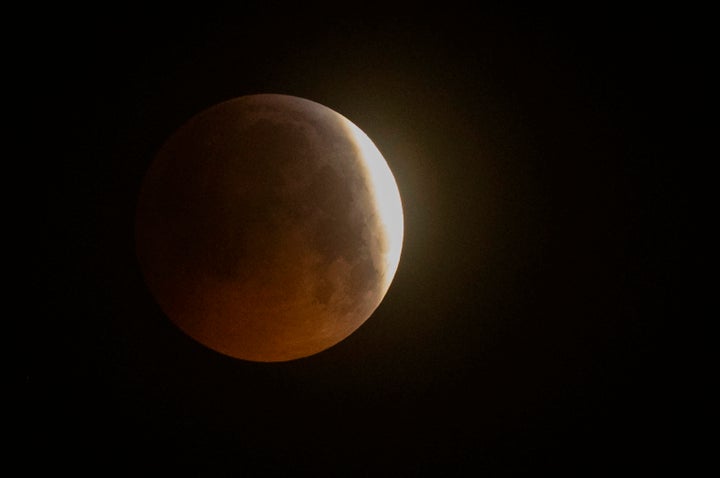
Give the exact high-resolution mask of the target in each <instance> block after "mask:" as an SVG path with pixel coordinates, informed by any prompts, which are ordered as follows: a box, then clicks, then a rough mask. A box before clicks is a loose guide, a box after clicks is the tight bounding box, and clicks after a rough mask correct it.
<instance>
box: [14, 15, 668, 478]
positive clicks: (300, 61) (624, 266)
mask: <svg viewBox="0 0 720 478" xmlns="http://www.w3.org/2000/svg"><path fill="white" fill-rule="evenodd" d="M268 3H269V2H268ZM299 3H300V4H302V3H303V2H299ZM417 5H419V4H416V5H415V6H414V7H413V9H412V10H411V9H402V8H390V7H387V6H383V7H381V8H378V9H376V10H374V11H367V10H366V7H365V6H363V5H358V6H357V8H349V7H348V8H346V7H342V8H341V9H339V10H336V11H333V10H328V9H316V10H312V11H310V10H304V7H300V6H296V7H293V8H292V9H290V10H289V9H287V8H286V7H281V6H279V5H269V6H265V7H257V6H246V7H238V8H236V9H234V10H232V11H230V10H220V9H218V10H212V9H210V8H206V9H205V10H202V11H196V10H195V9H188V10H186V11H180V12H175V13H173V14H169V13H167V12H162V13H159V12H153V13H150V12H143V11H141V10H136V11H135V10H133V11H125V12H112V13H106V14H102V15H101V14H100V13H98V14H97V16H96V17H95V18H94V19H93V20H92V22H90V23H84V22H82V21H80V20H79V19H78V21H77V22H76V23H77V25H76V26H75V27H68V28H67V30H65V31H64V32H63V33H62V34H61V35H60V37H59V38H58V44H57V45H55V46H54V47H53V51H54V52H57V54H54V55H53V56H52V58H48V62H47V69H48V72H49V73H52V75H53V78H55V80H53V81H56V82H57V83H56V85H59V86H60V88H61V91H60V92H59V93H60V94H59V95H58V96H59V97H61V98H62V100H63V101H66V102H67V104H66V108H65V109H64V110H63V111H68V112H69V115H68V117H66V118H65V119H64V120H63V121H62V124H61V128H62V130H63V131H65V130H67V134H66V135H65V136H66V138H67V139H68V141H69V143H68V146H67V148H66V149H65V150H64V154H63V157H62V161H59V162H58V163H57V164H55V165H54V167H53V168H52V169H51V171H52V174H51V175H52V179H53V181H52V185H51V186H50V188H49V190H48V194H49V199H50V200H49V202H48V207H49V227H50V230H49V234H50V236H49V237H52V238H53V240H52V241H51V246H50V258H49V266H50V267H49V269H50V271H49V296H50V300H49V301H48V305H49V311H48V314H47V316H48V318H49V321H48V322H49V324H48V326H47V327H45V328H44V329H43V331H42V333H41V334H39V336H38V332H37V331H29V334H28V337H30V341H31V344H32V347H33V349H34V350H42V352H41V353H38V354H33V355H32V358H31V360H30V365H29V369H28V373H27V381H26V390H27V393H28V401H27V403H28V404H29V405H30V407H31V409H32V410H33V413H32V416H33V420H32V421H31V426H30V427H29V429H30V435H29V436H30V440H31V441H30V442H29V445H30V446H31V447H33V449H41V450H48V452H47V453H45V452H43V454H42V457H44V458H45V459H46V460H48V461H51V462H52V463H54V464H55V466H57V467H58V469H67V470H74V471H75V472H76V473H77V474H80V475H83V474H85V473H87V474H88V475H92V476H106V473H108V472H109V471H111V472H117V473H118V474H119V475H120V476H146V475H151V474H152V475H155V476H202V477H205V476H208V477H211V476H274V475H279V476H306V475H307V476H452V475H463V476H471V475H475V474H477V475H480V474H481V473H486V474H489V475H491V476H494V475H497V474H514V473H521V472H531V473H537V472H540V471H550V470H554V471H560V472H563V471H564V472H572V473H577V475H578V476H586V475H588V474H592V473H591V472H595V471H598V472H614V471H617V470H628V469H629V470H634V471H637V472H643V471H649V470H656V469H661V468H665V467H669V466H671V465H672V464H673V463H674V462H675V457H674V448H673V446H672V445H671V443H672V441H673V440H674V432H673V430H674V427H675V426H676V425H677V422H678V418H677V417H676V416H675V415H674V414H673V413H669V412H668V410H670V409H671V402H672V401H673V397H672V395H673V393H672V392H670V391H669V390H671V389H672V387H671V386H669V385H668V384H671V383H672V381H671V379H670V378H669V377H672V376H673V375H674V373H675V372H676V370H675V369H674V367H675V365H674V362H673V360H672V359H670V358H669V357H668V355H667V354H666V353H665V352H664V351H663V350H662V349H661V347H659V343H660V338H661V337H662V336H663V335H664V332H665V328H666V324H667V322H668V317H669V315H670V310H672V306H673V304H672V301H673V294H672V293H671V290H670V277H669V275H670V272H669V271H670V270H671V269H672V268H673V267H675V265H676V263H677V262H678V255H677V254H674V253H672V252H670V251H672V250H673V247H674V246H675V244H674V242H673V241H675V240H676V239H675V238H676V235H674V234H673V232H672V230H673V227H674V225H675V220H676V218H677V217H678V215H679V208H680V205H679V204H678V203H677V198H676V197H675V196H674V195H673V194H671V182H670V180H669V178H670V174H669V173H670V166H669V163H668V162H667V161H665V160H664V159H663V158H664V155H663V145H662V142H661V141H658V138H661V137H662V135H663V133H662V131H663V130H662V128H661V123H662V120H661V118H662V117H663V113H664V112H665V111H666V110H667V109H668V108H670V107H671V106H672V105H671V104H669V103H670V102H671V101H672V100H669V99H667V98H665V99H664V101H662V102H659V101H658V97H660V96H661V95H663V92H665V91H667V88H668V86H669V85H670V83H671V82H672V75H671V70H672V68H670V67H669V66H668V65H669V62H671V61H672V59H673V58H674V57H676V56H677V55H678V52H677V51H675V50H674V48H676V46H675V45H676V44H675V42H674V40H673V36H672V35H673V34H672V31H673V30H672V29H671V28H668V22H670V21H671V20H670V17H671V15H669V14H665V13H659V12H640V11H630V10H628V9H627V8H625V9H612V8H611V7H605V10H602V9H600V10H594V9H590V8H582V9H575V10H569V11H568V10H564V11H562V13H560V12H559V11H545V10H539V9H538V10H523V11H515V12H511V13H508V12H504V13H498V12H490V11H485V10H482V9H478V10H477V11H472V10H467V9H450V8H449V7H443V8H442V9H438V10H437V11H422V12H420V11H418V10H417V9H418V6H417ZM58 47H59V48H58ZM252 93H284V94H291V95H296V96H301V97H304V98H308V99H311V100H314V101H317V102H319V103H322V104H324V105H326V106H329V107H330V108H332V109H334V110H336V111H338V112H340V113H341V114H343V115H345V116H346V117H348V118H349V119H350V120H352V121H353V122H354V123H356V124H357V125H358V126H359V127H360V128H362V129H363V130H364V131H365V132H366V133H367V134H368V135H369V136H370V137H371V138H372V139H373V140H374V141H375V143H376V144H377V146H378V147H379V148H380V150H381V151H382V152H383V154H384V156H385V158H386V159H387V160H388V163H389V164H390V166H391V168H392V170H393V171H394V173H395V177H396V180H397V182H398V186H399V188H400V193H401V196H402V198H403V203H404V209H405V211H404V212H405V243H404V249H403V253H402V257H401V261H400V267H399V270H398V272H397V275H396V276H395V280H394V282H393V284H392V286H391V288H390V291H389V293H388V295H387V296H386V299H385V301H384V302H383V303H382V304H381V306H380V307H379V308H378V310H377V311H376V313H375V314H374V315H373V316H372V317H371V318H370V319H369V320H368V321H367V322H366V323H365V325H363V326H362V327H361V328H360V329H359V330H358V331H357V332H356V333H355V334H353V335H352V336H351V337H349V338H348V339H346V340H345V341H343V342H341V343H340V344H338V345H337V346H335V347H333V348H331V349H329V350H327V351H325V352H323V353H321V354H318V355H315V356H312V357H309V358H306V359H302V360H298V361H293V362H287V363H279V364H258V363H249V362H242V361H237V360H234V359H231V358H228V357H224V356H222V355H219V354H217V353H214V352H212V351H210V350H208V349H205V348H203V347H201V346H199V345H198V344H196V343H195V342H193V341H192V340H191V339H189V338H187V337H185V336H183V335H182V334H181V333H180V332H179V331H178V330H176V329H175V328H174V327H173V326H172V325H171V324H170V323H169V321H167V320H166V319H165V318H164V316H163V315H162V313H161V312H160V310H159V308H158V306H157V305H156V304H155V303H154V302H153V300H152V298H151V296H150V294H149V292H148V291H147V289H146V288H145V286H144V284H143V281H142V278H141V275H140V271H139V268H138V265H137V263H136V260H135V256H134V244H133V214H134V207H135V200H136V195H137V193H138V190H139V186H140V181H141V179H142V175H143V173H144V170H145V168H146V167H147V165H148V164H149V162H150V161H151V159H152V157H153V154H154V153H155V151H156V150H157V149H158V148H159V147H160V145H161V144H162V142H163V141H164V140H165V139H166V138H167V136H168V135H169V134H170V133H172V132H173V131H174V130H175V129H176V128H177V127H178V126H180V124H182V123H183V122H184V121H185V120H187V119H188V118H189V117H191V116H192V115H194V114H196V113H197V112H199V111H201V110H202V109H204V108H207V107H209V106H211V105H213V104H215V103H217V102H220V101H223V100H226V99H229V98H233V97H236V96H241V95H244V94H252ZM38 344H39V345H38ZM38 461H40V462H42V461H43V460H42V459H39V460H38Z"/></svg>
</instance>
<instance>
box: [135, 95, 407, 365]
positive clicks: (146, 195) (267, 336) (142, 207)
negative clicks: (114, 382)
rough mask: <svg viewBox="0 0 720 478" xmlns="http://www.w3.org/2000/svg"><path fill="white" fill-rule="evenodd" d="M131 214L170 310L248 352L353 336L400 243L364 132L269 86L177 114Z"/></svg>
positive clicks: (277, 352)
mask: <svg viewBox="0 0 720 478" xmlns="http://www.w3.org/2000/svg"><path fill="white" fill-rule="evenodd" d="M135 226H136V227H135V239H136V249H137V256H138V260H139V264H140V268H141V271H142V273H143V276H144V278H145V282H146V284H147V286H148V288H149V290H150V292H151V293H152V295H153V296H154V298H155V299H156V301H157V302H158V304H159V305H160V308H161V309H162V310H163V312H164V313H165V314H166V315H167V316H168V317H169V319H170V320H171V321H172V322H173V323H175V324H176V325H177V326H178V327H179V328H180V329H181V330H182V331H184V332H185V333H186V334H187V335H189V336H190V337H192V338H194V339H195V340H196V341H198V342H200V343H201V344H203V345H205V346H207V347H209V348H211V349H213V350H215V351H217V352H220V353H222V354H225V355H228V356H231V357H235V358H239V359H243V360H251V361H259V362H279V361H286V360H293V359H297V358H301V357H307V356H310V355H313V354H316V353H318V352H321V351H323V350H325V349H327V348H329V347H331V346H333V345H335V344H337V343H338V342H340V341H341V340H343V339H345V338H346V337H348V336H349V335H350V334H352V333H353V332H354V331H355V330H356V329H357V328H358V327H360V326H361V325H362V324H363V323H364V322H365V321H366V320H367V319H368V317H370V315H371V314H372V313H373V312H374V311H375V309H376V308H377V307H378V305H379V304H380V302H381V301H382V300H383V298H384V296H385V294H386V293H387V291H388V289H389V287H390V283H391V281H392V279H393V277H394V275H395V271H396V270H397V267H398V263H399V260H400V251H401V248H402V241H403V212H402V205H401V202H400V194H399V192H398V188H397V185H396V183H395V179H394V177H393V175H392V172H391V171H390V168H389V167H388V164H387V163H386V161H385V159H384V158H383V156H382V154H381V153H380V151H379V150H378V148H377V147H376V146H375V145H374V144H373V142H372V141H371V140H370V139H369V138H368V137H367V135H365V133H363V132H362V131H361V130H360V129H359V128H358V127H357V126H355V125H354V124H353V123H352V122H350V121H349V120H348V119H347V118H345V117H344V116H342V115H340V114H339V113H336V112H335V111H333V110H331V109H329V108H327V107H325V106H322V105H320V104H318V103H315V102H312V101H309V100H306V99H302V98H297V97H293V96H286V95H275V94H263V95H250V96H243V97H239V98H235V99H233V100H229V101H226V102H223V103H220V104H218V105H215V106H213V107H211V108H209V109H207V110H205V111H203V112H201V113H200V114H198V115H197V116H195V117H193V118H191V119H190V120H189V121H188V122H187V123H185V124H184V125H182V126H181V127H180V128H179V129H178V131H177V132H175V133H174V134H173V135H172V136H171V137H170V138H169V139H168V141H167V142H166V143H165V144H164V145H163V146H162V148H161V149H160V151H159V152H158V154H157V156H156V157H155V158H154V161H153V162H152V164H151V165H150V167H149V169H148V171H147V173H146V175H145V178H144V180H143V183H142V187H141V190H140V195H139V198H138V204H137V215H136V224H135Z"/></svg>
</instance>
